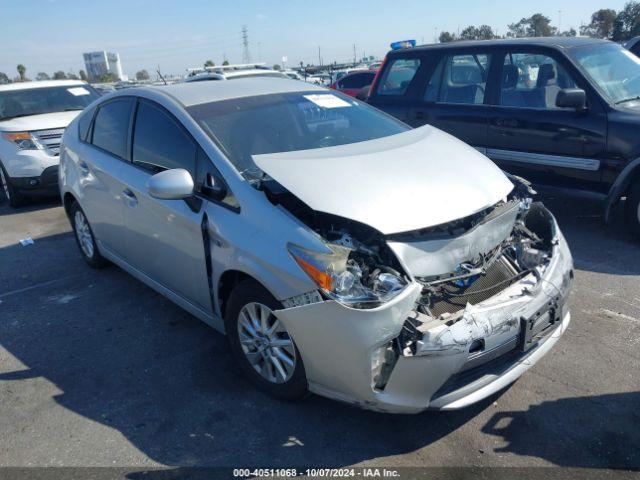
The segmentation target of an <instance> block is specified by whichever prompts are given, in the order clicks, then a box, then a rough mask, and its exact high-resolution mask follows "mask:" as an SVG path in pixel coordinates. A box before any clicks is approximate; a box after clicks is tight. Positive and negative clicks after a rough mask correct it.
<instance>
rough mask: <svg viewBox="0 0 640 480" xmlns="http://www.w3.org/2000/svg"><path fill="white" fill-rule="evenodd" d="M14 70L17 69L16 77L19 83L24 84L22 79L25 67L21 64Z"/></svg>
mask: <svg viewBox="0 0 640 480" xmlns="http://www.w3.org/2000/svg"><path fill="white" fill-rule="evenodd" d="M16 68H17V69H18V75H20V81H21V82H24V79H25V77H24V74H25V72H26V71H27V67H25V66H24V65H22V64H19V65H18V66H17V67H16Z"/></svg>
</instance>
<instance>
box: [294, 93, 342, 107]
mask: <svg viewBox="0 0 640 480" xmlns="http://www.w3.org/2000/svg"><path fill="white" fill-rule="evenodd" d="M303 97H304V98H306V99H307V100H309V101H310V102H313V103H315V104H316V105H318V106H319V107H322V108H341V107H350V106H351V104H350V103H348V102H345V101H344V100H342V99H341V98H338V97H336V96H335V95H332V94H330V93H323V94H320V95H303Z"/></svg>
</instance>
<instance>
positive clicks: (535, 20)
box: [507, 13, 557, 38]
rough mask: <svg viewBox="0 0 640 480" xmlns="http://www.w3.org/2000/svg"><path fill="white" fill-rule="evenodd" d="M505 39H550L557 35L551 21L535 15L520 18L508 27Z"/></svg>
mask: <svg viewBox="0 0 640 480" xmlns="http://www.w3.org/2000/svg"><path fill="white" fill-rule="evenodd" d="M508 29H509V31H508V32H507V37H511V38H522V37H550V36H552V35H555V34H556V33H557V29H556V28H555V27H552V26H551V19H550V18H549V17H546V16H544V15H542V14H541V13H535V14H533V15H531V16H530V17H529V18H522V19H521V20H520V21H519V22H517V23H512V24H510V25H509V27H508Z"/></svg>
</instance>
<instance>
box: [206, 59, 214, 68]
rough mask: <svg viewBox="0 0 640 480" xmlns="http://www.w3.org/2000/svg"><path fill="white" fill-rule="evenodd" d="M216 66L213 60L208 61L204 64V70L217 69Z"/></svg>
mask: <svg viewBox="0 0 640 480" xmlns="http://www.w3.org/2000/svg"><path fill="white" fill-rule="evenodd" d="M215 66H216V64H215V63H213V60H207V61H206V62H204V68H207V67H215Z"/></svg>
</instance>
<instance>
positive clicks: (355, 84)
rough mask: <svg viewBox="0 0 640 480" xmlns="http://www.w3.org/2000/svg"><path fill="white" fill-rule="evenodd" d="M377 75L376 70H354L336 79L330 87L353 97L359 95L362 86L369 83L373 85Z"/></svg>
mask: <svg viewBox="0 0 640 480" xmlns="http://www.w3.org/2000/svg"><path fill="white" fill-rule="evenodd" d="M375 76H376V72H375V70H362V71H359V72H352V73H349V74H347V75H345V76H344V77H342V78H340V79H339V80H336V81H335V82H333V83H332V84H331V85H329V88H333V89H334V90H338V91H340V92H342V93H346V94H347V95H350V96H352V97H355V96H356V95H358V92H359V91H360V90H361V89H362V87H366V86H367V85H371V84H372V83H373V79H374V77H375Z"/></svg>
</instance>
